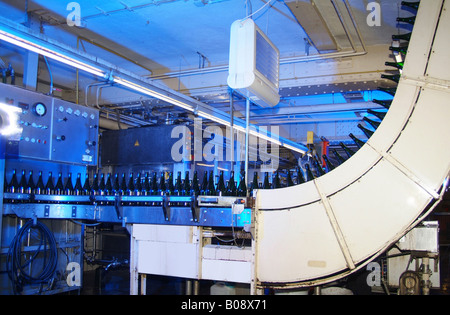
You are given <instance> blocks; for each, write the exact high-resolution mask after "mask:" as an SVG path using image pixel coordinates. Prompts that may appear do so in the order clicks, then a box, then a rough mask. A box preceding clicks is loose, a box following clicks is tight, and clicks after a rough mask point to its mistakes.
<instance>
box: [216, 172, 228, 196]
mask: <svg viewBox="0 0 450 315" xmlns="http://www.w3.org/2000/svg"><path fill="white" fill-rule="evenodd" d="M226 191H227V188H226V187H225V178H224V174H223V171H220V175H219V182H218V183H217V192H216V193H217V195H218V196H225V194H226Z"/></svg>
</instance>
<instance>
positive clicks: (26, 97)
mask: <svg viewBox="0 0 450 315" xmlns="http://www.w3.org/2000/svg"><path fill="white" fill-rule="evenodd" d="M0 95H2V96H1V97H0V105H1V106H0V111H2V110H4V109H2V108H7V106H8V108H15V109H17V113H16V116H17V122H16V123H17V126H16V127H17V129H18V130H20V132H18V133H17V134H15V135H14V136H11V137H7V140H6V154H7V157H8V158H9V159H18V158H21V159H23V158H25V159H34V160H43V161H52V162H63V163H71V164H78V165H97V155H98V153H97V152H98V150H97V148H98V125H99V111H98V110H97V109H94V108H89V107H86V106H81V105H78V104H73V103H70V102H66V101H63V100H60V99H56V98H54V97H51V96H48V95H44V94H39V93H36V92H32V91H28V90H25V89H22V88H19V87H16V86H11V85H6V84H0Z"/></svg>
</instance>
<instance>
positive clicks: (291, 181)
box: [286, 170, 294, 187]
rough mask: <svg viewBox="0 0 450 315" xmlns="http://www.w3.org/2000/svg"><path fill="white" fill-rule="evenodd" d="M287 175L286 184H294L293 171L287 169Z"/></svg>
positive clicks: (289, 185)
mask: <svg viewBox="0 0 450 315" xmlns="http://www.w3.org/2000/svg"><path fill="white" fill-rule="evenodd" d="M286 172H287V175H286V184H287V186H288V187H291V186H294V181H293V180H292V176H291V171H290V170H287V171H286Z"/></svg>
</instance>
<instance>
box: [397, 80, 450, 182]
mask: <svg viewBox="0 0 450 315" xmlns="http://www.w3.org/2000/svg"><path fill="white" fill-rule="evenodd" d="M449 99H450V91H448V92H445V91H439V90H432V89H429V88H428V89H427V88H425V89H423V91H422V93H421V95H420V100H419V101H418V103H417V106H416V108H415V109H414V115H413V116H412V117H411V119H410V120H409V122H408V125H407V126H406V128H405V130H404V131H403V132H402V133H401V136H400V138H399V139H398V141H397V142H396V144H395V146H394V147H393V148H392V150H391V151H390V152H389V153H390V155H391V156H392V157H394V158H395V159H396V160H398V161H401V164H402V165H403V166H404V167H405V168H406V169H407V170H408V171H409V172H411V173H412V174H413V175H414V176H415V177H417V179H418V180H419V181H420V183H421V184H422V185H423V186H424V187H425V188H427V189H429V190H437V189H438V188H439V187H440V186H441V185H442V182H443V181H444V179H445V177H446V176H447V174H448V172H449V170H450V147H449V141H448V135H450V124H449V118H450V106H449Z"/></svg>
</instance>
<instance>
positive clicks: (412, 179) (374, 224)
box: [255, 0, 450, 287]
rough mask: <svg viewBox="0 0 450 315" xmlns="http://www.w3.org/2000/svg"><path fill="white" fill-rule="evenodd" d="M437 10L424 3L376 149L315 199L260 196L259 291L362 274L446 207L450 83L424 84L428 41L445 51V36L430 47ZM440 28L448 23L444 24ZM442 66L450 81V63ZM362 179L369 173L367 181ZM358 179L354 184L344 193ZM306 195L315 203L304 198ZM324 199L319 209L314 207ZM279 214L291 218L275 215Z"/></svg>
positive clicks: (430, 0)
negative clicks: (426, 216) (354, 271)
mask: <svg viewBox="0 0 450 315" xmlns="http://www.w3.org/2000/svg"><path fill="white" fill-rule="evenodd" d="M441 4H442V1H439V0H436V1H434V0H422V1H421V4H420V8H422V9H421V11H419V16H420V18H419V17H418V19H417V20H416V25H415V34H416V35H415V36H414V38H415V42H414V43H411V44H410V50H411V51H410V53H408V58H409V63H408V64H409V67H408V69H405V71H404V74H403V78H402V80H400V84H399V86H398V89H397V93H396V95H395V99H394V102H393V104H392V106H391V109H390V110H389V112H388V114H387V116H386V118H385V119H384V120H383V122H382V124H381V126H380V127H379V128H378V129H377V131H376V133H375V134H374V135H373V136H372V137H371V138H370V140H369V141H368V143H367V146H370V148H371V149H364V150H363V151H362V152H361V154H360V155H359V156H357V155H355V156H354V157H353V158H351V159H350V160H349V161H347V162H346V163H345V164H344V165H343V166H341V167H343V168H344V169H343V170H342V171H339V168H338V169H336V170H334V171H332V172H331V173H330V174H329V176H324V177H323V179H322V178H319V179H317V180H315V181H314V182H313V183H314V184H315V187H316V191H314V189H313V187H312V185H311V183H310V182H309V183H307V184H305V185H300V186H295V187H290V188H285V189H278V190H273V191H266V190H261V191H257V196H256V197H257V200H256V206H257V210H258V211H257V214H256V220H255V222H256V277H257V281H258V282H259V283H262V282H268V283H272V284H273V285H274V286H275V287H277V286H280V287H282V286H283V284H284V285H285V284H290V285H291V287H293V286H296V285H297V286H303V285H305V284H311V283H324V282H326V281H327V278H326V277H327V276H328V277H330V278H329V279H336V278H338V277H339V273H340V276H341V277H342V276H344V275H345V274H346V273H347V272H348V267H349V268H353V267H358V264H360V266H361V265H363V263H364V262H368V259H369V258H371V257H373V256H374V255H377V254H380V253H381V252H382V251H383V250H386V249H387V248H388V247H389V246H390V245H391V244H393V243H394V242H395V241H397V240H398V239H399V238H400V237H401V236H402V235H404V234H405V233H406V232H407V231H408V230H409V229H410V228H411V227H412V226H414V224H417V223H418V222H417V220H418V219H420V218H421V217H420V216H421V215H423V212H424V211H425V210H426V209H429V208H428V206H430V205H432V206H434V205H435V204H436V202H437V201H438V200H439V198H440V197H441V196H440V195H439V194H438V191H437V189H440V188H441V187H442V185H444V178H446V177H448V175H449V161H450V159H449V157H450V149H449V147H448V134H449V129H448V128H449V127H448V126H446V125H448V124H446V120H448V117H450V116H449V106H448V100H449V97H448V88H449V87H448V81H443V80H440V81H439V80H437V78H433V77H430V76H424V71H425V67H426V64H427V62H428V57H429V55H430V47H431V46H430V45H431V43H432V42H433V41H432V39H433V38H435V44H437V46H436V47H440V45H439V43H441V42H446V43H447V42H448V38H446V37H444V35H445V34H444V35H442V33H441V34H438V35H437V36H436V37H434V32H435V29H436V23H437V21H438V20H439V18H438V17H439V14H440V8H441ZM442 19H450V17H449V16H448V14H444V15H443V16H442V17H441V20H442ZM441 23H442V21H441ZM445 23H446V22H444V23H443V24H441V25H446V24H445ZM416 30H417V31H416ZM417 34H419V35H417ZM421 36H423V37H424V38H421ZM411 55H412V57H411ZM442 66H443V67H444V68H445V69H446V70H445V71H446V72H450V70H449V63H448V62H446V63H443V64H442ZM411 69H412V70H411ZM438 73H439V72H438ZM405 74H406V75H405ZM446 104H447V106H446ZM430 129H433V131H431V132H430ZM428 136H430V137H428ZM427 140H428V141H427ZM370 150H373V151H374V152H376V154H374V155H373V156H372V160H370V159H369V160H368V161H365V160H363V159H362V158H361V157H362V156H364V155H365V154H367V155H368V156H369V157H370ZM417 150H423V152H424V155H423V156H422V153H421V154H420V155H418V156H417V154H416V152H417ZM377 154H378V155H379V156H380V157H382V158H381V160H378V159H377ZM425 154H426V156H427V157H426V158H425ZM415 155H416V156H415ZM370 164H373V166H372V167H371V166H370ZM430 164H434V165H430ZM364 169H368V171H367V172H365V173H361V172H362V170H364ZM339 172H340V173H341V174H343V173H345V172H348V174H345V175H343V178H344V179H343V181H342V182H339V179H338V178H339V177H338V176H337V175H334V174H333V173H339ZM352 178H357V180H356V181H354V182H352V183H351V184H350V185H348V182H349V181H351V179H352ZM329 180H330V181H332V182H331V183H329V182H328V181H329ZM339 186H341V189H339ZM433 189H436V191H434V190H433ZM318 190H319V191H320V194H319V191H318ZM300 192H302V194H300ZM305 192H309V193H310V194H311V196H314V197H309V198H308V197H307V196H303V193H305ZM318 195H320V197H321V198H320V200H321V201H320V202H313V201H314V199H315V198H316V197H317V196H318ZM306 200H309V201H310V202H312V203H310V204H305V206H299V204H298V202H299V201H306ZM431 202H433V204H431ZM280 208H286V209H291V210H289V211H288V210H284V211H281V210H270V209H280ZM430 209H432V207H431V208H430ZM344 257H345V259H344ZM349 259H350V263H349ZM311 261H313V262H315V263H313V264H310V263H309V262H311ZM313 266H314V267H315V268H318V267H321V268H322V270H317V269H314V268H312V267H313ZM331 276H333V277H332V278H331Z"/></svg>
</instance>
